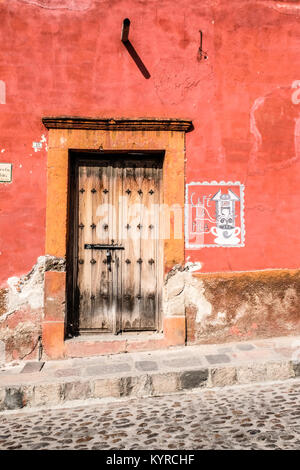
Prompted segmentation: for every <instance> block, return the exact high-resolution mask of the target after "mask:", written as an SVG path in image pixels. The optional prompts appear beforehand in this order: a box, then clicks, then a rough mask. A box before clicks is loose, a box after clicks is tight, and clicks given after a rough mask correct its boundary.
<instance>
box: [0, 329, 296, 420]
mask: <svg viewBox="0 0 300 470" xmlns="http://www.w3.org/2000/svg"><path fill="white" fill-rule="evenodd" d="M295 377H300V336H297V337H293V336H289V337H282V338H269V339H263V340H255V341H250V342H247V343H246V342H237V343H226V344H214V345H198V346H185V347H176V348H170V349H167V350H156V351H147V352H132V353H121V354H116V355H105V356H103V355H102V356H98V357H95V356H94V357H89V358H73V359H66V360H60V361H48V362H45V363H44V364H43V365H42V364H41V363H39V362H33V361H32V362H30V363H29V362H25V361H24V362H19V363H17V364H16V365H12V364H11V365H6V366H3V367H2V368H0V411H4V410H15V409H20V408H24V407H28V408H31V407H43V406H55V405H63V404H67V403H71V402H74V401H75V402H76V400H78V401H80V400H81V401H82V400H89V401H90V400H93V399H95V400H99V399H103V400H105V399H108V398H109V399H110V398H113V399H116V398H126V397H130V398H134V397H146V396H158V395H164V394H171V393H178V392H180V391H184V390H195V391H196V390H197V389H203V388H213V387H224V386H232V385H243V384H249V383H255V382H257V383H261V382H268V381H276V380H284V379H291V378H295Z"/></svg>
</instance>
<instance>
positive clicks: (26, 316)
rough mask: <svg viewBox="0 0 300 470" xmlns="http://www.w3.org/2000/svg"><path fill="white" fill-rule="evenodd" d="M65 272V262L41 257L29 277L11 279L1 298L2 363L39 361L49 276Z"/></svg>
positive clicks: (0, 339)
mask: <svg viewBox="0 0 300 470" xmlns="http://www.w3.org/2000/svg"><path fill="white" fill-rule="evenodd" d="M49 270H52V271H64V270H65V261H64V260H63V259H62V258H55V257H53V256H40V257H39V258H38V259H37V263H36V264H35V265H34V266H33V268H32V269H31V271H30V272H29V273H28V274H25V275H24V276H21V277H11V278H9V279H8V281H7V284H8V288H5V289H2V290H1V296H0V363H3V362H5V361H7V362H9V361H12V360H15V359H32V358H36V357H38V343H39V337H40V336H41V333H42V326H41V325H42V319H43V311H44V276H45V272H47V271H49Z"/></svg>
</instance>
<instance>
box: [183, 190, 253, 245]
mask: <svg viewBox="0 0 300 470" xmlns="http://www.w3.org/2000/svg"><path fill="white" fill-rule="evenodd" d="M185 215H186V217H185V236H186V247H187V248H189V249H196V248H202V247H218V246H224V247H241V246H244V239H245V227H244V185H243V184H241V183H239V182H224V181H221V182H219V183H218V182H216V181H212V182H204V183H188V184H187V186H186V204H185Z"/></svg>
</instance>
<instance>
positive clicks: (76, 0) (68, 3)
mask: <svg viewBox="0 0 300 470" xmlns="http://www.w3.org/2000/svg"><path fill="white" fill-rule="evenodd" d="M17 1H18V2H20V3H26V4H28V5H32V6H35V7H39V8H45V9H47V10H70V11H85V10H88V9H89V8H90V7H91V5H92V0H17Z"/></svg>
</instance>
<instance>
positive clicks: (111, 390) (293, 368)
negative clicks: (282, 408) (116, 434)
mask: <svg viewBox="0 0 300 470" xmlns="http://www.w3.org/2000/svg"><path fill="white" fill-rule="evenodd" d="M299 376H300V362H299V361H291V360H287V361H277V362H276V361H273V362H265V363H253V364H247V365H239V366H235V367H232V366H227V365H224V366H218V367H216V366H214V367H207V368H203V367H201V368H200V367H199V369H193V370H181V371H174V372H166V373H163V372H158V371H153V372H152V373H150V372H148V373H146V374H145V373H144V374H136V375H134V374H130V375H122V376H120V377H110V378H109V377H105V378H103V377H101V376H100V377H99V376H96V377H93V378H86V379H85V378H82V379H79V378H76V380H74V381H72V380H70V377H69V378H68V379H66V380H65V381H64V382H62V381H61V380H62V379H60V381H59V382H57V381H56V382H55V381H53V382H51V383H49V382H48V383H38V384H32V385H28V384H26V385H6V386H2V387H1V386H0V411H4V410H14V409H20V408H23V407H39V406H45V405H61V404H63V403H66V402H68V401H74V400H84V399H99V398H109V397H113V398H121V397H130V398H133V397H147V396H157V395H166V394H171V393H175V392H179V391H184V390H193V389H194V390H195V389H203V388H212V387H225V386H232V385H241V384H250V383H254V382H256V383H258V382H269V381H276V380H285V379H290V378H294V377H299ZM56 380H58V379H56Z"/></svg>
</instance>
